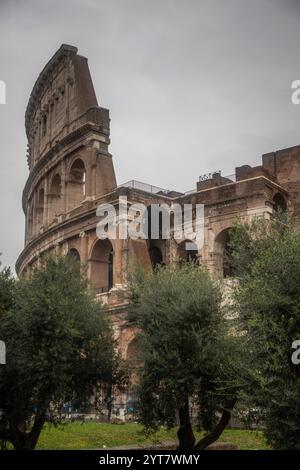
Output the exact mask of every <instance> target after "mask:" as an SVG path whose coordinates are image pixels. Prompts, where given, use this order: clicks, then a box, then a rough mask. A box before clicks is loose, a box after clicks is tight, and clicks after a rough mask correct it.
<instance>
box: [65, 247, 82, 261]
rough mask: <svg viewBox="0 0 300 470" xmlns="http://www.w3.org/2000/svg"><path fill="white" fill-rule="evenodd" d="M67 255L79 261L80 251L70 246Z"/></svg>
mask: <svg viewBox="0 0 300 470" xmlns="http://www.w3.org/2000/svg"><path fill="white" fill-rule="evenodd" d="M67 256H70V257H72V258H74V259H75V260H76V261H79V262H80V253H79V251H78V250H76V248H70V249H69V251H68V253H67Z"/></svg>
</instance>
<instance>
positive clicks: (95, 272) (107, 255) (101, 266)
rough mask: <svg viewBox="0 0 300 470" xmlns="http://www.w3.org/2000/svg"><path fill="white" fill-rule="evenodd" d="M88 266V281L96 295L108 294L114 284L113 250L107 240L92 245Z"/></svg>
mask: <svg viewBox="0 0 300 470" xmlns="http://www.w3.org/2000/svg"><path fill="white" fill-rule="evenodd" d="M89 264H90V281H91V284H92V286H93V287H94V289H95V291H96V293H102V292H108V291H109V290H110V289H111V288H112V287H113V284H114V250H113V246H112V243H111V241H110V240H109V239H108V238H107V239H105V240H99V239H98V240H97V241H96V242H95V243H94V245H93V247H92V249H91V253H90V258H89Z"/></svg>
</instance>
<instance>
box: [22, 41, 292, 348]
mask: <svg viewBox="0 0 300 470" xmlns="http://www.w3.org/2000/svg"><path fill="white" fill-rule="evenodd" d="M25 125H26V134H27V138H28V153H27V160H28V167H29V176H28V179H27V181H26V184H25V188H24V191H23V210H24V212H25V216H26V228H25V247H24V250H23V251H22V253H21V254H20V256H19V258H18V260H17V264H16V270H17V273H18V275H19V276H20V275H22V273H24V272H26V271H28V270H30V269H31V268H32V266H35V265H38V263H39V259H40V257H41V255H42V254H43V253H45V252H56V253H62V254H68V253H70V254H72V255H73V256H76V258H78V259H79V260H80V262H81V263H82V264H83V265H84V266H85V267H86V270H87V274H88V277H89V280H90V283H91V285H92V287H93V288H94V290H95V295H96V296H97V298H99V299H101V300H102V301H103V302H104V303H105V304H107V306H108V309H109V312H110V316H111V321H112V324H113V327H114V331H115V334H116V337H117V338H118V341H119V345H120V350H121V351H122V354H123V355H124V357H134V355H135V351H136V342H135V339H134V331H132V330H131V329H130V328H128V326H127V325H126V323H125V320H124V316H125V315H124V313H125V311H126V304H125V303H124V301H121V300H120V297H119V296H118V295H117V293H118V291H119V289H124V287H126V280H127V275H128V271H129V267H130V266H131V264H132V263H139V264H141V265H143V266H145V267H147V266H148V267H151V265H152V266H155V265H156V264H157V263H162V262H163V263H165V264H168V263H171V262H172V261H174V260H175V259H177V258H178V257H179V258H187V257H193V258H194V259H196V260H197V262H199V263H201V264H203V265H204V266H206V267H207V268H208V269H209V271H210V272H212V273H213V274H214V275H215V276H217V277H219V278H227V277H230V269H229V268H228V267H227V266H226V265H225V263H224V262H223V259H224V253H225V251H226V247H227V244H228V241H229V229H230V228H231V227H232V225H233V224H234V222H235V220H236V219H237V217H239V218H242V219H249V218H251V217H253V216H264V217H271V216H272V214H273V213H274V211H276V210H277V209H278V208H279V207H280V208H283V209H285V208H286V207H289V208H290V209H291V210H292V211H294V213H295V214H296V215H297V214H298V213H299V211H300V197H299V194H300V193H299V189H300V146H297V147H293V148H289V149H284V150H279V151H275V152H270V153H268V154H265V155H263V156H262V164H261V165H258V166H255V167H251V166H249V165H244V166H241V167H237V168H236V169H235V174H234V175H231V176H230V177H224V176H222V175H221V172H217V173H212V174H208V175H204V176H202V177H199V180H198V181H197V182H196V183H195V187H194V190H192V191H189V192H188V193H180V192H177V191H171V190H165V189H163V188H158V187H156V186H153V185H149V184H144V183H140V182H138V181H134V180H132V181H130V182H128V183H124V184H120V185H118V183H117V181H116V177H115V172H114V165H113V159H112V155H111V154H110V153H109V144H110V118H109V110H108V109H105V108H102V107H101V106H99V105H98V102H97V97H96V94H95V91H94V87H93V82H92V79H91V76H90V72H89V68H88V62H87V59H86V58H85V57H82V56H80V55H78V53H77V48H76V47H73V46H69V45H65V44H63V45H62V46H61V47H60V48H59V50H58V51H57V52H56V53H55V54H54V56H53V57H52V58H51V60H50V61H49V62H48V63H47V65H46V66H45V67H44V69H43V70H42V72H41V73H40V75H39V77H38V79H37V81H36V83H35V85H34V87H33V90H32V93H31V95H30V99H29V103H28V106H27V110H26V115H25ZM195 171H196V172H198V174H200V172H201V168H195ZM120 196H126V197H127V202H128V206H130V205H132V204H133V203H143V204H145V205H146V206H150V205H151V204H162V203H164V204H167V205H170V204H172V203H174V202H177V203H179V204H181V205H182V204H204V244H203V247H202V248H201V249H200V250H198V251H193V252H190V251H186V250H185V244H184V242H185V240H182V241H178V240H174V239H163V238H162V237H159V238H158V239H148V240H146V239H137V240H132V239H114V240H109V239H106V240H101V239H99V238H98V237H97V234H96V226H97V222H98V218H97V215H96V209H97V207H98V206H99V205H100V204H103V203H110V204H113V205H114V207H115V210H116V211H117V213H118V210H119V198H120Z"/></svg>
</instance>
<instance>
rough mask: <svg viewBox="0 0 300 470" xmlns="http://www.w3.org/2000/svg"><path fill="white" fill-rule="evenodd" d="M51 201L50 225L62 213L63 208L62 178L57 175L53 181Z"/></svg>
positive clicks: (50, 194)
mask: <svg viewBox="0 0 300 470" xmlns="http://www.w3.org/2000/svg"><path fill="white" fill-rule="evenodd" d="M48 199H49V218H50V223H51V222H52V221H53V219H55V217H57V216H58V215H59V214H61V212H62V207H61V177H60V175H59V174H58V173H56V174H55V175H54V176H53V178H52V181H51V185H50V193H49V196H48Z"/></svg>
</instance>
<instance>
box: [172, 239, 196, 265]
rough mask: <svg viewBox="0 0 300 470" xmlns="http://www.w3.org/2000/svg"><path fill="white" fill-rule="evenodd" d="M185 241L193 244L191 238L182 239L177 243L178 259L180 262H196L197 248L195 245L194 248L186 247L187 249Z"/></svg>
mask: <svg viewBox="0 0 300 470" xmlns="http://www.w3.org/2000/svg"><path fill="white" fill-rule="evenodd" d="M187 243H191V244H193V242H192V241H191V240H183V241H182V242H180V243H179V244H178V248H177V257H178V259H179V262H182V261H193V262H195V263H196V262H198V248H197V247H196V245H195V250H193V249H190V247H188V248H189V249H187V246H186V244H187Z"/></svg>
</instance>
